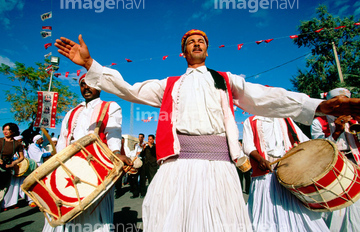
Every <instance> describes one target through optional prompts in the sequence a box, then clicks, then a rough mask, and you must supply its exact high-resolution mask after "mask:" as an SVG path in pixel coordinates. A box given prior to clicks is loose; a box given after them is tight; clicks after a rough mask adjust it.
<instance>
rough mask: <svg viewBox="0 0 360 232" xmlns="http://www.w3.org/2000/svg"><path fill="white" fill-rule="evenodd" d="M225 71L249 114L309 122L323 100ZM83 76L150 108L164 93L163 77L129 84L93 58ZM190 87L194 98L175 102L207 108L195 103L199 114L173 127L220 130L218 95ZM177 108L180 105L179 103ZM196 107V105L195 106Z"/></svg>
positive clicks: (206, 131)
mask: <svg viewBox="0 0 360 232" xmlns="http://www.w3.org/2000/svg"><path fill="white" fill-rule="evenodd" d="M205 68H206V67H205V66H204V67H199V68H198V70H200V71H201V70H203V69H205ZM191 70H193V69H190V68H189V69H188V70H187V71H186V74H184V75H187V73H190V72H191ZM197 72H198V71H196V72H193V73H196V74H192V73H191V74H190V75H188V76H187V77H189V76H191V75H197V74H198V73H197ZM203 73H204V74H201V75H200V76H198V77H201V78H206V79H209V78H207V77H208V76H209V75H210V73H209V72H208V71H204V72H203ZM227 74H228V76H229V81H230V87H231V92H232V95H233V99H234V104H235V105H236V106H238V107H240V108H242V109H243V110H245V111H246V112H249V113H251V114H256V115H263V116H267V117H292V118H293V119H294V120H295V121H298V122H301V123H303V124H306V125H310V124H311V122H312V119H313V118H314V115H315V110H316V108H317V106H318V105H319V104H320V102H322V101H323V100H319V99H312V98H309V97H308V96H307V95H306V94H303V93H295V92H289V91H286V90H285V89H282V88H270V87H265V86H263V85H258V84H252V83H249V82H246V81H245V79H244V78H243V77H242V76H238V75H234V74H231V73H229V72H228V73H227ZM85 78H86V83H87V84H88V85H89V86H91V87H93V88H97V89H102V90H104V91H106V92H109V93H113V94H115V95H117V96H118V97H120V98H122V99H124V100H126V101H130V102H134V103H140V104H145V105H150V106H154V107H160V106H161V102H162V95H163V93H164V90H165V87H166V80H167V79H163V80H148V81H145V82H142V83H135V84H134V85H130V84H129V83H127V82H126V81H124V79H123V77H122V76H121V74H120V73H119V72H118V71H117V70H114V69H110V68H107V67H103V66H101V65H100V64H99V63H97V62H96V61H95V60H94V61H93V64H92V66H91V68H90V69H89V71H88V72H87V74H86V77H85ZM193 78H195V77H193ZM201 78H198V79H201ZM208 81H209V82H207V85H209V84H210V83H211V82H210V80H208ZM200 83H202V82H199V83H198V84H200ZM205 84H206V83H205ZM211 86H213V85H211V84H210V86H208V87H211ZM190 87H191V88H189V89H186V93H187V94H190V95H191V96H194V97H196V99H191V98H187V97H186V96H184V95H182V94H181V95H180V99H179V102H180V103H181V104H184V105H188V104H190V106H194V102H199V103H201V102H202V103H204V102H205V104H206V106H207V107H206V108H204V107H202V106H201V105H196V108H193V109H196V111H199V113H196V114H193V113H192V112H190V111H186V112H187V113H184V115H183V117H179V118H178V119H181V122H177V125H184V124H183V123H187V124H186V126H185V125H184V126H179V127H178V126H176V128H178V129H180V130H181V129H182V128H185V130H186V131H188V132H189V134H199V133H200V131H201V132H202V133H204V134H210V133H211V132H212V133H213V134H219V133H222V132H223V129H221V128H223V126H222V125H223V120H222V118H218V117H215V116H214V115H217V116H219V115H221V113H220V111H219V110H221V109H220V108H219V107H218V106H215V105H214V104H213V103H215V102H214V100H215V99H219V98H216V96H208V95H206V96H202V95H198V94H196V91H197V89H196V86H194V87H193V86H190ZM174 88H175V86H174ZM199 90H200V89H199ZM191 92H192V93H191ZM210 94H212V93H210ZM201 98H202V99H201ZM207 99H209V101H207ZM179 107H180V108H181V106H179ZM198 107H200V108H199V109H198ZM202 109H203V110H205V111H203V110H202ZM270 109H271V110H270ZM202 115H207V117H205V118H210V119H203V116H202ZM199 116H201V119H202V120H205V121H202V122H201V125H202V126H201V128H200V129H199V128H198V126H197V124H196V123H195V124H194V121H195V122H199ZM209 120H210V121H211V124H209V123H207V122H209ZM206 121H207V122H206ZM205 125H207V126H205ZM205 127H206V128H205ZM213 128H216V129H213ZM221 130H222V131H221ZM181 132H182V131H181Z"/></svg>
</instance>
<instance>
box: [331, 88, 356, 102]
mask: <svg viewBox="0 0 360 232" xmlns="http://www.w3.org/2000/svg"><path fill="white" fill-rule="evenodd" d="M340 95H343V96H346V97H348V98H350V97H351V93H350V91H349V90H348V89H345V88H336V89H333V90H331V91H329V92H328V93H327V95H326V100H329V99H331V98H334V97H336V96H340Z"/></svg>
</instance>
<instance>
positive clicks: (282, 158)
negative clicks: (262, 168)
mask: <svg viewBox="0 0 360 232" xmlns="http://www.w3.org/2000/svg"><path fill="white" fill-rule="evenodd" d="M301 150H304V148H300V149H298V150H296V151H294V152H292V153H290V154H288V155H286V156H283V157H281V158H280V159H277V160H275V161H274V162H271V163H270V166H271V165H273V164H276V163H279V162H280V161H281V160H284V159H286V158H289V157H290V156H292V155H294V154H296V153H297V152H299V151H301Z"/></svg>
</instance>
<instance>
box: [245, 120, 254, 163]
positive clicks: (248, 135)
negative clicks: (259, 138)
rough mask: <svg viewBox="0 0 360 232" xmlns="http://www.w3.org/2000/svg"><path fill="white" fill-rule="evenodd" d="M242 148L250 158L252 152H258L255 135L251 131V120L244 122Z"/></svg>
mask: <svg viewBox="0 0 360 232" xmlns="http://www.w3.org/2000/svg"><path fill="white" fill-rule="evenodd" d="M242 147H243V151H244V153H245V154H246V155H248V156H249V155H250V153H251V152H252V151H254V150H257V149H256V147H255V144H254V134H253V131H252V129H251V125H250V120H249V118H247V119H246V120H245V122H244V128H243V143H242Z"/></svg>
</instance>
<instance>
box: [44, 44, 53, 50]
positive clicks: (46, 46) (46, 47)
mask: <svg viewBox="0 0 360 232" xmlns="http://www.w3.org/2000/svg"><path fill="white" fill-rule="evenodd" d="M51 45H52V43H47V44H45V45H44V47H45V49H48V47H50V46H51Z"/></svg>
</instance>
